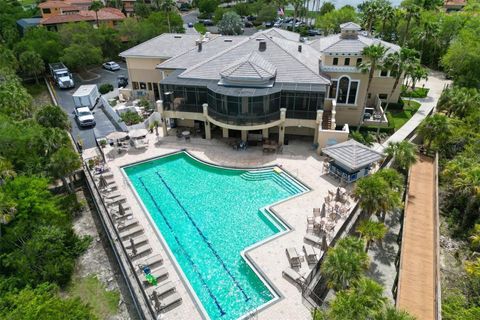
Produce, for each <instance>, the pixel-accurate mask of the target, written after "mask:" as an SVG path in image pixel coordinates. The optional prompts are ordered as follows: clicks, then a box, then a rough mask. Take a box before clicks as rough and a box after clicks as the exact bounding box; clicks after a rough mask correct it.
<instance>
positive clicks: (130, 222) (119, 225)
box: [117, 219, 138, 231]
mask: <svg viewBox="0 0 480 320" xmlns="http://www.w3.org/2000/svg"><path fill="white" fill-rule="evenodd" d="M136 225H138V220H137V219H129V220H122V221H120V222H119V223H117V229H118V231H121V230H125V229H128V228H130V227H133V226H136Z"/></svg>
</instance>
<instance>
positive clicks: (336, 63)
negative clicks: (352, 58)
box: [333, 58, 338, 66]
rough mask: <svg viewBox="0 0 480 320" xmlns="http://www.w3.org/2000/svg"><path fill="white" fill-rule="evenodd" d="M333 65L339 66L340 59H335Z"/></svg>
mask: <svg viewBox="0 0 480 320" xmlns="http://www.w3.org/2000/svg"><path fill="white" fill-rule="evenodd" d="M333 65H334V66H338V58H333Z"/></svg>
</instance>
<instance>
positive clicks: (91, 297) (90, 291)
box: [68, 276, 120, 319]
mask: <svg viewBox="0 0 480 320" xmlns="http://www.w3.org/2000/svg"><path fill="white" fill-rule="evenodd" d="M68 293H69V295H70V296H71V297H77V298H79V299H80V300H82V302H84V303H88V304H89V305H90V306H91V307H92V308H93V312H94V313H95V315H96V316H97V317H98V318H99V319H107V318H108V317H109V316H111V315H114V314H116V313H117V308H118V302H119V300H120V294H119V293H118V292H117V291H107V290H106V289H105V286H104V285H103V284H102V283H101V282H100V280H98V279H97V278H96V277H95V276H88V277H85V278H77V279H74V280H73V282H72V284H71V285H70V286H69V288H68Z"/></svg>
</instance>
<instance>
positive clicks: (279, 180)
mask: <svg viewBox="0 0 480 320" xmlns="http://www.w3.org/2000/svg"><path fill="white" fill-rule="evenodd" d="M240 177H242V178H243V179H244V180H249V181H260V180H272V181H274V182H275V183H276V184H278V185H279V186H280V187H282V188H283V189H284V190H286V191H287V192H288V193H289V194H290V195H296V194H299V193H302V192H305V191H307V190H308V189H307V188H306V187H304V186H302V185H300V184H299V183H297V182H296V181H294V180H293V179H292V178H290V177H289V176H288V175H286V174H285V173H283V172H281V173H277V172H276V171H274V170H273V169H268V170H254V171H247V172H244V173H242V174H241V175H240Z"/></svg>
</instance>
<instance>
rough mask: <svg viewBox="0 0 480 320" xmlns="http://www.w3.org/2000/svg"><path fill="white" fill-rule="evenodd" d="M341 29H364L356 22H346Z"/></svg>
mask: <svg viewBox="0 0 480 320" xmlns="http://www.w3.org/2000/svg"><path fill="white" fill-rule="evenodd" d="M340 30H362V27H360V26H359V25H358V24H356V23H355V22H345V23H342V24H341V25H340Z"/></svg>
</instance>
